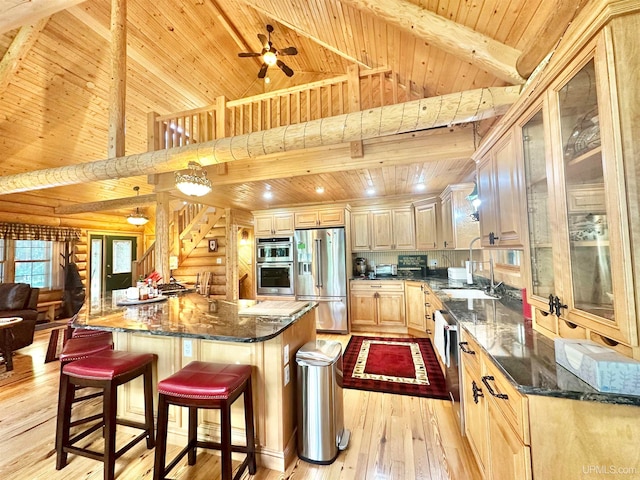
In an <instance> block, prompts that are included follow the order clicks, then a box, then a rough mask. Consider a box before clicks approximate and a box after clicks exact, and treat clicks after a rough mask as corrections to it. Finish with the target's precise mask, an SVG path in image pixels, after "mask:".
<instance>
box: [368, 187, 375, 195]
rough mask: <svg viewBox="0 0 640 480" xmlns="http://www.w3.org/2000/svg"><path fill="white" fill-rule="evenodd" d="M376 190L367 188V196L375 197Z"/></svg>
mask: <svg viewBox="0 0 640 480" xmlns="http://www.w3.org/2000/svg"><path fill="white" fill-rule="evenodd" d="M375 193H376V190H375V189H374V188H373V187H369V188H367V195H375Z"/></svg>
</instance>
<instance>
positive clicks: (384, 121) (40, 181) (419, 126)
mask: <svg viewBox="0 0 640 480" xmlns="http://www.w3.org/2000/svg"><path fill="white" fill-rule="evenodd" d="M518 97H519V87H491V88H481V89H477V90H469V91H466V92H457V93H452V94H448V95H442V96H439V97H431V98H423V99H420V100H414V101H411V102H406V103H400V104H396V105H388V106H384V107H378V108H371V109H368V110H366V111H362V112H354V113H348V114H344V115H338V116H334V117H328V118H323V119H319V120H313V121H309V122H304V123H299V124H294V125H288V126H284V127H277V128H272V129H271V130H263V131H259V132H253V133H249V134H245V135H237V136H235V137H227V138H221V139H218V140H212V141H209V142H203V143H195V144H191V145H187V146H184V147H177V148H171V149H167V150H160V151H155V152H145V153H139V154H133V155H128V156H125V157H118V158H112V159H106V160H98V161H95V162H89V163H84V164H79V165H67V166H63V167H56V168H48V169H45V170H37V171H34V172H26V173H20V174H16V175H8V176H4V177H0V194H9V193H18V192H25V191H30V190H39V189H43V188H51V187H58V186H62V185H74V184H79V183H84V182H92V181H99V180H107V179H114V178H125V177H134V176H137V175H149V174H153V173H163V172H170V171H174V170H180V169H183V168H185V167H186V165H187V164H188V162H189V161H193V160H196V161H198V162H200V164H201V165H204V166H206V165H215V164H218V163H225V162H233V161H237V160H242V159H247V158H255V157H259V156H262V155H268V154H270V153H279V152H286V151H291V150H304V149H307V148H313V147H320V146H323V145H336V144H340V143H347V142H353V141H356V140H366V139H370V138H377V137H384V136H388V135H397V134H399V133H407V132H414V131H419V130H427V129H431V128H437V127H443V126H449V125H457V124H463V123H469V122H472V121H476V120H482V119H485V118H490V117H494V116H496V115H501V114H504V113H505V112H506V111H507V109H508V107H509V106H510V105H511V104H513V103H514V102H515V101H516V100H517V99H518Z"/></svg>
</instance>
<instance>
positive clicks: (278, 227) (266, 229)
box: [253, 212, 294, 237]
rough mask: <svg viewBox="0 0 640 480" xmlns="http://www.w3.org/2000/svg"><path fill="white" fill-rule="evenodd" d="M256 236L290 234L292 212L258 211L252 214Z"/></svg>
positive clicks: (291, 229) (292, 223)
mask: <svg viewBox="0 0 640 480" xmlns="http://www.w3.org/2000/svg"><path fill="white" fill-rule="evenodd" d="M253 221H254V231H255V235H256V237H265V236H270V235H286V234H289V235H290V234H292V233H293V231H294V222H293V213H291V212H278V213H275V212H274V213H260V214H255V215H254V216H253Z"/></svg>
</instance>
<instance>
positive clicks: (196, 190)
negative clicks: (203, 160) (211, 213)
mask: <svg viewBox="0 0 640 480" xmlns="http://www.w3.org/2000/svg"><path fill="white" fill-rule="evenodd" d="M188 167H189V172H188V173H180V172H176V187H178V190H180V191H181V192H182V193H184V194H185V195H189V196H192V197H201V196H203V195H206V194H207V193H209V192H210V191H211V180H209V179H208V178H207V171H206V170H204V169H203V168H202V166H201V165H200V164H199V163H198V162H193V161H192V162H189V165H188Z"/></svg>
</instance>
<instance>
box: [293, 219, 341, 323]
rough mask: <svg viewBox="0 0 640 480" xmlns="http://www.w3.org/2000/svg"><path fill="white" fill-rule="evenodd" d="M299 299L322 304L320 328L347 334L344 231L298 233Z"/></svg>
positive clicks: (297, 280)
mask: <svg viewBox="0 0 640 480" xmlns="http://www.w3.org/2000/svg"><path fill="white" fill-rule="evenodd" d="M294 250H295V252H296V264H295V271H296V273H295V276H296V290H295V292H296V299H298V300H313V301H316V302H318V304H319V306H318V310H317V319H318V320H317V324H316V328H317V330H319V331H323V332H340V333H347V332H348V331H349V327H348V324H347V275H346V252H345V236H344V228H318V229H314V230H296V233H295V247H294Z"/></svg>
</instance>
